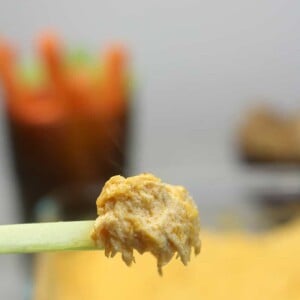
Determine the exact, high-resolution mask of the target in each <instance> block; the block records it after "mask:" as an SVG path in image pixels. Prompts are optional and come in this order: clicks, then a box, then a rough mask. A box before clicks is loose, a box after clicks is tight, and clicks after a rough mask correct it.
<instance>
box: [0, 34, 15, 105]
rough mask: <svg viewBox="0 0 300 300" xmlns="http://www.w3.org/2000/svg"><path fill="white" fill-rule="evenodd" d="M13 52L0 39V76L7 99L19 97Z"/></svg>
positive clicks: (7, 44)
mask: <svg viewBox="0 0 300 300" xmlns="http://www.w3.org/2000/svg"><path fill="white" fill-rule="evenodd" d="M14 60H15V54H14V51H13V49H12V48H11V46H10V45H9V43H8V42H6V41H5V40H4V39H1V40H0V78H1V80H2V82H3V88H4V90H5V94H6V97H7V98H8V100H12V99H14V100H15V99H17V98H19V95H20V91H19V86H18V83H17V78H16V70H15V61H14Z"/></svg>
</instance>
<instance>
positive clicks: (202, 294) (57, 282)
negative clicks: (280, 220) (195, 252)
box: [35, 222, 300, 300]
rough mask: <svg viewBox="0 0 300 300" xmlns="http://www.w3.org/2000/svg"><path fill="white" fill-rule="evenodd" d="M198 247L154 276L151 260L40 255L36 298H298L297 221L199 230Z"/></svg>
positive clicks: (99, 255)
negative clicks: (250, 230)
mask: <svg viewBox="0 0 300 300" xmlns="http://www.w3.org/2000/svg"><path fill="white" fill-rule="evenodd" d="M201 239H202V245H203V247H202V251H201V253H200V255H199V256H197V258H195V259H193V260H192V261H191V263H190V264H189V265H188V266H187V267H185V266H183V265H182V264H181V263H180V262H179V261H176V260H172V262H171V263H170V264H169V265H167V266H166V267H165V269H164V276H163V277H161V276H158V274H157V272H156V268H155V259H154V258H153V257H151V256H150V255H143V256H139V255H138V256H137V258H136V264H134V265H132V266H131V267H130V268H129V267H127V266H125V264H124V263H123V262H122V261H121V258H120V257H119V256H117V257H116V258H115V259H107V258H106V257H105V256H104V253H103V252H100V251H99V252H98V251H95V252H68V253H57V254H43V255H41V256H39V257H38V259H37V273H36V289H35V292H36V293H35V300H46V299H47V300H50V299H51V300H69V299H70V300H71V299H72V300H79V299H80V300H81V299H84V300H86V299H87V300H94V299H110V300H114V299H116V300H117V299H118V300H119V299H131V300H135V299H137V300H141V299H145V300H147V299H164V300H167V299H170V300H171V299H173V300H177V299H178V300H179V299H180V300H182V299H186V300H193V299H204V300H217V299H218V300H220V299H221V300H223V299H228V300H248V299H249V300H254V299H255V300H260V299H262V300H268V299H270V300H271V299H272V300H277V299H278V300H279V299H280V300H285V299H287V300H299V299H300V222H298V223H297V224H292V225H291V226H289V227H286V228H282V229H280V230H277V231H275V232H272V233H268V234H265V235H261V236H256V237H254V236H252V237H251V236H247V235H245V234H242V233H240V234H239V233H236V234H222V235H221V234H212V233H207V232H206V233H205V232H203V233H202V234H201Z"/></svg>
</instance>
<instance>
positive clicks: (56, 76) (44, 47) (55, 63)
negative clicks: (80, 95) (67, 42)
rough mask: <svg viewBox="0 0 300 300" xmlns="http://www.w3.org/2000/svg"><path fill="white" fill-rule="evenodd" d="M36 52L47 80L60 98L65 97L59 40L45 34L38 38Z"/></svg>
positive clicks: (49, 34)
mask: <svg viewBox="0 0 300 300" xmlns="http://www.w3.org/2000/svg"><path fill="white" fill-rule="evenodd" d="M38 51H39V53H40V55H41V57H42V60H43V61H44V63H45V67H46V70H47V72H48V75H49V80H50V81H51V83H52V84H53V88H54V89H55V91H56V93H57V94H58V95H59V96H60V97H63V98H64V97H65V96H66V83H65V75H64V66H63V51H62V45H61V42H60V40H59V38H58V37H57V36H56V35H55V34H54V33H52V32H46V33H43V34H42V35H40V37H39V38H38Z"/></svg>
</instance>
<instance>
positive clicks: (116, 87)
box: [101, 45, 126, 116]
mask: <svg viewBox="0 0 300 300" xmlns="http://www.w3.org/2000/svg"><path fill="white" fill-rule="evenodd" d="M125 67H126V53H125V49H124V48H123V47H122V46H121V45H113V46H111V47H109V48H108V50H107V52H106V53H105V55H104V65H103V78H102V84H101V86H102V88H101V94H102V101H101V104H102V108H103V111H104V113H105V115H107V116H113V115H119V114H120V113H121V112H122V111H123V110H124V108H125V97H126V92H125Z"/></svg>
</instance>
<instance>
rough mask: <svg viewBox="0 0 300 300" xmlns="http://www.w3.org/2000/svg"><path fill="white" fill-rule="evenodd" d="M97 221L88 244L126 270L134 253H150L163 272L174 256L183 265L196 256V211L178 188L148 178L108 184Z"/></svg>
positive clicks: (118, 178) (115, 180) (119, 179)
mask: <svg viewBox="0 0 300 300" xmlns="http://www.w3.org/2000/svg"><path fill="white" fill-rule="evenodd" d="M96 204H97V212H98V215H99V216H98V218H97V220H96V222H95V225H94V229H93V232H92V238H93V239H94V240H95V242H96V243H97V245H98V246H99V247H104V249H105V255H106V256H108V257H109V256H111V257H113V256H114V255H115V254H116V253H117V252H121V253H122V258H123V260H124V262H125V263H126V264H127V265H131V263H132V262H134V255H133V250H134V249H136V250H137V251H138V252H139V253H144V252H146V251H148V252H151V253H152V254H153V255H154V256H155V257H156V259H157V267H158V271H159V273H160V274H162V267H163V266H164V265H166V264H167V263H168V262H169V261H170V260H171V259H172V257H173V256H174V254H175V253H177V257H180V259H181V261H182V263H183V264H185V265H186V264H187V263H188V262H189V260H190V256H191V249H192V248H194V252H195V254H198V253H199V252H200V246H201V242H200V239H199V231H200V225H199V215H198V211H197V207H196V205H195V203H194V202H193V200H192V198H191V197H190V196H189V194H188V192H187V190H186V189H185V188H184V187H182V186H173V185H169V184H166V183H163V182H162V181H161V180H160V179H159V178H157V177H155V176H153V175H152V174H147V173H145V174H140V175H137V176H133V177H128V178H124V177H122V176H114V177H112V178H110V179H109V180H108V181H107V182H106V184H105V186H104V188H103V190H102V192H101V194H100V196H99V197H98V199H97V202H96Z"/></svg>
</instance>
